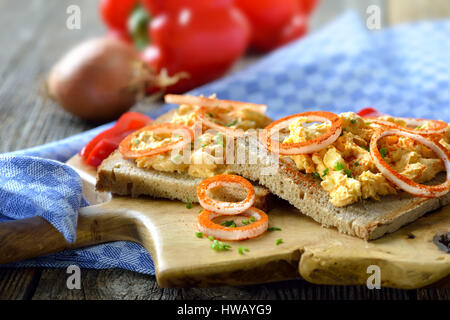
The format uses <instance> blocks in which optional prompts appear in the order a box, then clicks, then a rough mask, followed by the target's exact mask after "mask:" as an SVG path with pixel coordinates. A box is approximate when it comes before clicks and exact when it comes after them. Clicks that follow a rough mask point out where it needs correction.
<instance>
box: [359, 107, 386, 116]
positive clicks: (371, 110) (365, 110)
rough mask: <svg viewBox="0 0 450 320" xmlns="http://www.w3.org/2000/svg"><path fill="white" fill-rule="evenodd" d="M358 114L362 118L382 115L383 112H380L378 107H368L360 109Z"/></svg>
mask: <svg viewBox="0 0 450 320" xmlns="http://www.w3.org/2000/svg"><path fill="white" fill-rule="evenodd" d="M357 115H358V116H360V117H362V118H367V117H379V116H382V115H383V114H382V113H380V112H379V111H378V110H377V109H374V108H371V107H367V108H363V109H361V110H359V111H358V112H357Z"/></svg>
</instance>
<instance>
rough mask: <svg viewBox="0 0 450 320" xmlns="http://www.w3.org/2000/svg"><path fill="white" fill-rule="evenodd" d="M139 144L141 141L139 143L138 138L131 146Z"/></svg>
mask: <svg viewBox="0 0 450 320" xmlns="http://www.w3.org/2000/svg"><path fill="white" fill-rule="evenodd" d="M139 142H141V141H140V140H139V139H138V138H136V139H134V140H133V144H134V145H137V144H139Z"/></svg>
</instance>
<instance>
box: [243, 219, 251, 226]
mask: <svg viewBox="0 0 450 320" xmlns="http://www.w3.org/2000/svg"><path fill="white" fill-rule="evenodd" d="M241 223H242V224H243V225H247V224H249V223H250V221H249V220H248V219H244V220H242V221H241Z"/></svg>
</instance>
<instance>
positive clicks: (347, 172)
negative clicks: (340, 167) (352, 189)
mask: <svg viewBox="0 0 450 320" xmlns="http://www.w3.org/2000/svg"><path fill="white" fill-rule="evenodd" d="M344 172H345V174H346V175H347V177H349V178H351V177H352V172H351V171H350V170H348V169H344Z"/></svg>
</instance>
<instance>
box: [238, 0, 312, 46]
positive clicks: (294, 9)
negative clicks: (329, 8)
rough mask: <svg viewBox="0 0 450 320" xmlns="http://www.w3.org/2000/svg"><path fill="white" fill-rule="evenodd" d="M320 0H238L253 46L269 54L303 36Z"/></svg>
mask: <svg viewBox="0 0 450 320" xmlns="http://www.w3.org/2000/svg"><path fill="white" fill-rule="evenodd" d="M316 2H317V0H236V6H237V7H238V8H239V9H241V10H242V12H243V13H244V14H245V15H246V17H247V18H248V19H249V21H250V24H251V27H252V35H251V45H252V47H253V48H255V49H257V50H260V51H269V50H272V49H275V48H277V47H279V46H281V45H283V44H286V43H288V42H290V41H292V40H294V39H297V38H299V37H301V36H303V35H304V34H305V33H306V31H307V16H308V14H309V13H310V12H311V10H312V9H313V7H314V6H315V3H316Z"/></svg>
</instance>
